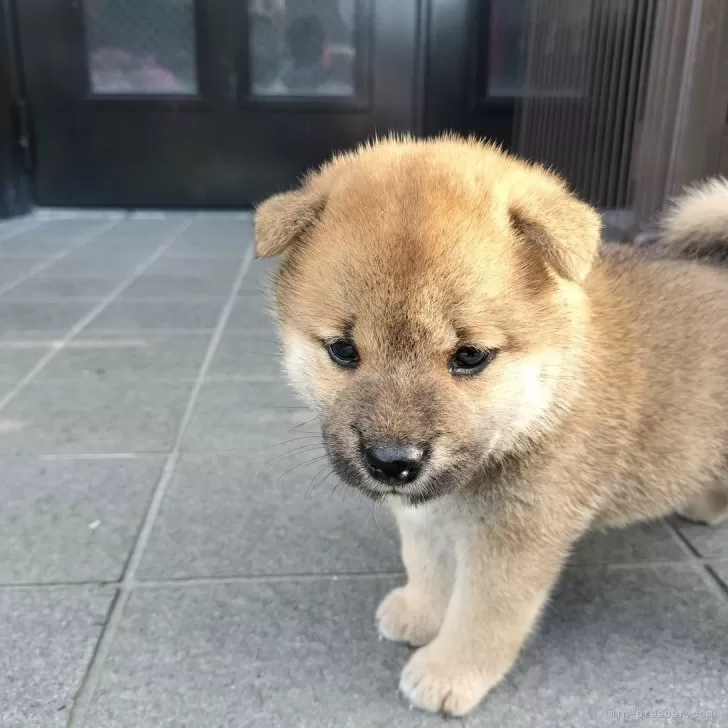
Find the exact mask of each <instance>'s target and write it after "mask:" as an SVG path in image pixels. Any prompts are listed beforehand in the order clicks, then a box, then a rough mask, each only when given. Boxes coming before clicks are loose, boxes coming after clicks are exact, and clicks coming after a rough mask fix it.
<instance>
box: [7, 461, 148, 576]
mask: <svg viewBox="0 0 728 728" xmlns="http://www.w3.org/2000/svg"><path fill="white" fill-rule="evenodd" d="M162 464H163V461H162V459H156V460H146V459H140V460H104V461H94V460H51V461H48V460H38V459H32V460H29V459H25V458H7V459H5V460H3V461H2V462H1V463H0V468H2V478H1V479H0V501H2V508H0V553H2V559H0V583H6V584H7V583H41V582H59V581H113V580H116V579H118V578H120V577H121V573H122V569H123V566H124V563H125V562H126V559H127V557H128V555H129V552H130V551H131V548H132V546H133V544H134V539H135V537H136V534H137V531H138V529H139V525H140V523H141V520H142V518H143V516H144V513H145V511H146V507H147V504H148V502H149V498H150V496H151V493H152V491H153V489H154V486H155V485H156V483H157V481H158V479H159V475H160V472H161V468H162Z"/></svg>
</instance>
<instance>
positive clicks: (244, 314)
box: [227, 294, 276, 336]
mask: <svg viewBox="0 0 728 728" xmlns="http://www.w3.org/2000/svg"><path fill="white" fill-rule="evenodd" d="M271 305H272V304H271V302H270V300H268V298H266V296H264V295H263V294H258V295H243V296H240V298H238V300H237V301H236V302H235V305H234V307H233V310H232V313H231V314H230V320H229V321H228V325H227V329H228V331H232V330H236V329H237V330H240V329H243V330H244V329H248V330H251V329H252V330H256V331H270V332H271V334H272V335H273V336H275V335H276V325H275V318H274V317H273V315H272V313H271Z"/></svg>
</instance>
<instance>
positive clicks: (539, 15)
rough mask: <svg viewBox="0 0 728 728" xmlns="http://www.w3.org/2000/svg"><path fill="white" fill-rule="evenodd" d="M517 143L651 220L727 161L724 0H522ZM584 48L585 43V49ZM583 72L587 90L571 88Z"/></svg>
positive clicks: (639, 218)
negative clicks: (683, 190)
mask: <svg viewBox="0 0 728 728" xmlns="http://www.w3.org/2000/svg"><path fill="white" fill-rule="evenodd" d="M521 2H524V3H525V4H526V7H525V9H524V16H523V17H524V25H525V31H524V36H525V38H526V40H525V41H524V43H523V49H522V67H523V69H524V70H523V76H524V80H523V86H524V91H523V94H522V103H521V104H520V107H519V108H518V109H517V114H516V128H515V130H514V131H515V134H514V138H515V140H516V142H515V145H516V147H517V150H518V151H519V152H520V153H521V154H522V155H524V156H526V157H528V158H531V159H534V160H537V161H540V162H542V163H544V164H546V165H548V166H551V167H552V168H554V169H556V170H557V171H559V172H561V173H562V174H563V175H564V176H565V177H566V178H567V179H568V180H569V181H570V182H571V184H572V186H573V187H574V188H575V189H576V190H577V191H578V192H579V193H580V194H581V195H583V196H584V197H585V198H587V199H588V200H590V201H591V202H592V203H594V204H597V205H599V206H600V207H602V208H605V209H612V210H613V209H622V210H624V209H630V210H631V213H632V216H633V222H634V223H635V224H639V225H642V224H644V223H646V222H648V221H649V219H650V217H651V216H652V215H653V214H654V213H655V212H656V211H657V210H658V209H659V208H660V207H661V206H662V205H663V203H664V200H665V198H666V197H668V196H670V195H672V194H675V193H676V192H678V191H679V189H680V188H681V187H682V186H683V185H684V184H686V183H688V182H690V181H692V180H694V179H697V178H700V177H702V176H705V175H708V174H714V173H715V172H716V171H717V167H718V164H719V162H718V159H719V154H720V151H719V150H720V144H721V137H722V134H723V128H724V114H725V108H726V103H728V85H727V84H726V83H725V78H726V77H728V75H727V74H728V3H726V2H725V1H724V0H521ZM575 49H578V52H575ZM574 78H579V79H584V80H585V85H584V93H583V94H582V95H579V94H574V93H572V87H573V86H574V85H575V84H574V83H573V79H574Z"/></svg>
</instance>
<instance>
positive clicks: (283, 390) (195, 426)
mask: <svg viewBox="0 0 728 728" xmlns="http://www.w3.org/2000/svg"><path fill="white" fill-rule="evenodd" d="M312 417H313V414H312V413H311V412H310V411H309V410H307V409H305V408H303V406H302V405H301V404H300V403H299V402H298V401H297V400H296V399H295V398H294V396H293V394H292V393H291V391H290V389H289V388H288V386H287V385H286V384H285V383H284V382H282V381H276V382H266V383H265V384H261V383H260V382H255V381H251V382H208V383H206V384H204V385H203V387H202V389H201V390H200V396H199V398H198V400H197V406H196V407H195V411H194V413H193V415H192V419H191V420H190V424H189V427H188V428H187V434H186V436H185V438H184V440H183V443H182V447H183V449H185V450H197V451H198V452H199V451H213V450H214V451H224V450H238V449H240V448H241V447H242V448H245V447H246V444H245V443H246V438H248V437H250V436H251V433H254V432H256V431H257V429H259V428H260V427H261V426H262V425H263V424H267V423H270V422H277V421H279V420H283V419H285V420H287V421H289V422H290V425H289V427H293V426H294V425H303V423H304V422H306V421H307V420H310V419H311V418H312ZM282 439H284V438H282Z"/></svg>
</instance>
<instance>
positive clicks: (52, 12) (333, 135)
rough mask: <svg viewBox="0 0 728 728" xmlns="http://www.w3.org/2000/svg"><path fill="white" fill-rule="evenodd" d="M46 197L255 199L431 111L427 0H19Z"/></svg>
mask: <svg viewBox="0 0 728 728" xmlns="http://www.w3.org/2000/svg"><path fill="white" fill-rule="evenodd" d="M16 3H17V11H18V17H19V28H20V39H21V42H22V49H23V57H24V63H25V72H26V75H27V85H28V93H29V98H30V104H31V110H32V114H33V120H34V130H35V159H36V172H35V175H36V178H35V181H36V195H37V201H38V203H39V204H42V205H102V206H144V205H151V206H246V205H250V204H252V203H255V202H256V201H259V200H260V199H262V198H263V197H264V196H266V195H268V194H270V193H271V192H274V191H276V190H280V189H282V188H285V187H287V186H289V185H291V184H293V183H294V182H295V180H296V178H297V177H298V176H299V175H300V174H301V173H302V172H303V171H304V170H305V169H307V168H308V167H310V166H312V165H315V164H318V163H320V162H321V161H322V160H323V159H325V158H326V157H327V156H328V155H329V154H330V153H331V150H332V149H338V148H346V147H350V146H351V145H353V144H356V143H357V142H359V141H361V140H363V139H365V138H367V137H369V136H371V135H372V134H374V133H375V132H378V133H384V132H385V131H386V130H389V129H395V130H411V129H413V126H414V124H415V119H416V113H415V104H414V99H415V89H416V82H415V78H416V75H417V64H416V58H417V53H416V48H415V45H416V44H415V40H416V37H417V27H418V17H419V0H396V2H394V1H393V0H33V1H32V2H25V0H16Z"/></svg>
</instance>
